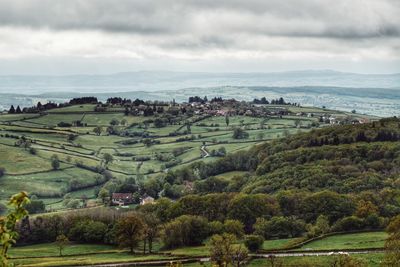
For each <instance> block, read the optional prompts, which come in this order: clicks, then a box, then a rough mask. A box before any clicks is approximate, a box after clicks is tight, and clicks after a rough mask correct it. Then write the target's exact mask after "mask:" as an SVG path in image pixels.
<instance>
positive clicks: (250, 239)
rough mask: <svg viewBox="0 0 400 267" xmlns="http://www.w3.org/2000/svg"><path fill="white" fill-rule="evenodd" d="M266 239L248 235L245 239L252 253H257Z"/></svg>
mask: <svg viewBox="0 0 400 267" xmlns="http://www.w3.org/2000/svg"><path fill="white" fill-rule="evenodd" d="M263 243H264V237H262V236H260V235H247V236H246V237H245V239H244V244H245V245H246V247H247V248H248V249H249V250H250V251H251V252H256V251H257V250H259V249H260V248H261V247H262V244H263Z"/></svg>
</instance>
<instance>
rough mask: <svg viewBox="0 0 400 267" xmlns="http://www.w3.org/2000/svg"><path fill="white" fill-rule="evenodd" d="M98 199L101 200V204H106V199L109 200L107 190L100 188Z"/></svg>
mask: <svg viewBox="0 0 400 267" xmlns="http://www.w3.org/2000/svg"><path fill="white" fill-rule="evenodd" d="M98 197H99V198H100V199H101V201H102V202H103V203H106V201H107V199H109V198H110V192H109V191H108V190H107V189H105V188H102V189H100V191H99V194H98Z"/></svg>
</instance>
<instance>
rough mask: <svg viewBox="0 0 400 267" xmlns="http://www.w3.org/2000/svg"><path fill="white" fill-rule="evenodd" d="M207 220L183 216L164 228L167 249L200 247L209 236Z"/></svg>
mask: <svg viewBox="0 0 400 267" xmlns="http://www.w3.org/2000/svg"><path fill="white" fill-rule="evenodd" d="M208 233H209V231H208V223H207V220H206V219H205V218H203V217H200V216H192V215H182V216H180V217H178V218H176V219H174V220H172V221H171V222H169V223H167V224H166V225H165V226H164V231H163V234H162V240H163V242H164V244H165V246H166V247H168V248H173V247H180V246H195V245H200V244H201V243H202V242H203V240H204V239H205V238H206V237H207V236H208Z"/></svg>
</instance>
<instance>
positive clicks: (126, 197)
mask: <svg viewBox="0 0 400 267" xmlns="http://www.w3.org/2000/svg"><path fill="white" fill-rule="evenodd" d="M112 203H113V204H114V205H119V206H124V205H128V204H132V203H133V195H132V193H113V194H112Z"/></svg>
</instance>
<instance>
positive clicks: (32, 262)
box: [10, 233, 384, 267]
mask: <svg viewBox="0 0 400 267" xmlns="http://www.w3.org/2000/svg"><path fill="white" fill-rule="evenodd" d="M372 234H373V233H365V234H364V235H365V236H368V237H370V238H371V237H372ZM345 236H347V237H348V238H352V237H353V236H352V235H351V234H349V235H345ZM357 239H358V240H361V239H362V238H357ZM367 239H368V238H364V239H363V240H367ZM342 240H344V238H343V236H342ZM289 241H292V240H290V239H281V240H274V241H273V242H272V241H266V243H265V244H264V247H265V246H267V247H268V248H272V247H274V248H278V247H282V245H284V244H286V243H288V242H289ZM155 245H156V250H157V249H158V244H155ZM139 251H140V247H139V248H138V253H137V254H135V255H132V254H129V253H128V252H127V251H126V250H121V249H118V248H117V247H114V246H108V245H94V244H70V245H68V246H67V247H66V248H65V249H64V251H63V256H62V257H59V256H58V255H59V251H58V249H57V247H56V246H55V244H39V245H31V246H22V247H15V248H12V249H11V251H10V256H11V261H12V263H14V264H16V265H17V266H71V265H89V264H106V263H123V262H135V261H136V262H139V261H154V260H168V259H176V258H177V257H183V258H187V257H202V256H207V255H208V247H207V246H199V247H186V248H179V249H174V250H167V251H160V252H161V253H162V254H151V255H150V254H148V255H142V254H140V253H139ZM166 253H167V254H168V255H169V256H167V254H166ZM383 256H384V254H383V253H370V254H354V255H351V257H353V258H355V259H358V260H361V261H363V262H365V263H367V264H368V266H371V267H375V266H379V264H380V262H381V261H382V259H383ZM336 257H338V256H336V255H332V256H318V257H315V256H302V257H299V256H293V257H284V258H279V259H278V261H279V262H282V263H283V264H284V265H283V266H292V267H295V266H303V265H304V266H318V267H319V266H321V267H324V266H329V264H331V263H332V262H333V260H334V259H335V258H336ZM306 264H308V265H306ZM160 266H164V265H160ZM184 266H189V267H194V266H210V264H209V263H205V264H203V265H200V263H188V264H184ZM247 266H254V267H255V266H271V265H270V261H269V260H268V259H253V260H251V261H250V262H249V264H248V265H247Z"/></svg>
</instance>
